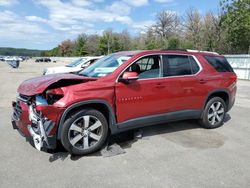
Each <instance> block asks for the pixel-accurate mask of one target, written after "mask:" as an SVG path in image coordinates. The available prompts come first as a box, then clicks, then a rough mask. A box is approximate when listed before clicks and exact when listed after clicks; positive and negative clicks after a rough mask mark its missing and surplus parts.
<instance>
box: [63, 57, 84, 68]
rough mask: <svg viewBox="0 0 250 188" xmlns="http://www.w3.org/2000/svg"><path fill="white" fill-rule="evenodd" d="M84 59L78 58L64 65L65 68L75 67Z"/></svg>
mask: <svg viewBox="0 0 250 188" xmlns="http://www.w3.org/2000/svg"><path fill="white" fill-rule="evenodd" d="M86 60H87V59H86V58H80V59H76V60H74V61H72V62H71V63H70V64H68V65H66V67H76V66H77V65H79V64H81V63H82V62H84V61H86Z"/></svg>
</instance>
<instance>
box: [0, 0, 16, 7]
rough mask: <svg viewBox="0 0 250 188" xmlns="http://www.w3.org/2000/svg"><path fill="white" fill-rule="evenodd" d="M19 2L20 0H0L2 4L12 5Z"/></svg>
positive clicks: (0, 4)
mask: <svg viewBox="0 0 250 188" xmlns="http://www.w3.org/2000/svg"><path fill="white" fill-rule="evenodd" d="M18 3H19V2H18V0H0V6H12V5H14V4H18Z"/></svg>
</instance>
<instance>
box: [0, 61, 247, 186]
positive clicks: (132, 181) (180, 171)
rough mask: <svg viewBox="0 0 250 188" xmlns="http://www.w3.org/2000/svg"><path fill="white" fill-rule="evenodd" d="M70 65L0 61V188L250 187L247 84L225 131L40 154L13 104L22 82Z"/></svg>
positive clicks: (170, 128)
mask: <svg viewBox="0 0 250 188" xmlns="http://www.w3.org/2000/svg"><path fill="white" fill-rule="evenodd" d="M59 64H60V65H62V64H65V63H34V62H33V61H32V60H31V61H29V62H22V63H21V65H20V68H19V69H12V68H11V67H10V66H8V65H7V64H5V63H3V62H0V148H1V151H0V187H3V188H6V187H20V188H21V187H25V188H27V187H43V188H45V187H115V188H117V187H129V188H131V187H199V188H200V187H233V188H236V187H246V188H247V187H250V81H238V93H237V99H236V103H235V106H234V107H233V109H232V110H231V111H230V112H229V113H228V115H227V117H226V120H225V124H224V126H223V127H220V128H218V129H214V130H207V129H203V128H200V127H199V125H198V124H197V123H196V121H181V122H176V123H168V124H164V125H155V126H151V127H146V128H143V129H142V131H143V138H142V139H139V140H134V139H127V140H123V141H121V143H120V145H121V147H122V148H123V149H124V150H125V151H126V153H125V154H121V155H117V156H113V157H106V158H104V157H103V156H102V155H100V153H95V154H92V155H89V156H83V157H75V156H70V155H69V154H67V153H66V152H65V151H63V150H58V151H55V152H52V153H46V152H39V151H37V150H36V149H35V148H34V147H32V146H31V145H30V144H29V143H28V142H26V141H25V139H24V138H23V137H21V136H20V135H19V133H18V132H17V131H14V130H13V129H12V126H11V121H10V116H11V112H12V109H11V101H12V100H15V97H16V89H17V87H18V85H19V84H20V83H21V82H22V81H24V80H25V79H28V78H31V77H34V76H39V75H41V73H42V70H43V68H45V67H49V66H58V65H59Z"/></svg>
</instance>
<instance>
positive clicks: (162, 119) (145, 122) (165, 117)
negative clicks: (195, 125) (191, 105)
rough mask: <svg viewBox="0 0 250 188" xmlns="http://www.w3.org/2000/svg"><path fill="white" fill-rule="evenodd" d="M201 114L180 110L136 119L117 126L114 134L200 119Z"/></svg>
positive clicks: (196, 111)
mask: <svg viewBox="0 0 250 188" xmlns="http://www.w3.org/2000/svg"><path fill="white" fill-rule="evenodd" d="M201 114H202V110H181V111H176V112H169V113H163V114H157V115H151V116H146V117H141V118H136V119H132V120H128V121H125V122H123V123H119V124H117V127H118V130H117V132H116V133H118V132H123V131H127V130H130V129H135V128H140V127H145V126H150V125H154V124H159V123H167V122H172V121H180V120H187V119H199V118H200V117H201Z"/></svg>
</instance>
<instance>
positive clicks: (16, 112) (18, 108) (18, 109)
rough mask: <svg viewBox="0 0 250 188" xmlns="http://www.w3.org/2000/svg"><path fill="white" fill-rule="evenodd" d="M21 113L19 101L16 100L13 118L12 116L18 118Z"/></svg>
mask: <svg viewBox="0 0 250 188" xmlns="http://www.w3.org/2000/svg"><path fill="white" fill-rule="evenodd" d="M21 114H22V108H21V106H20V103H19V101H17V102H16V103H15V106H14V112H13V118H14V119H15V120H19V119H20V116H21Z"/></svg>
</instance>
